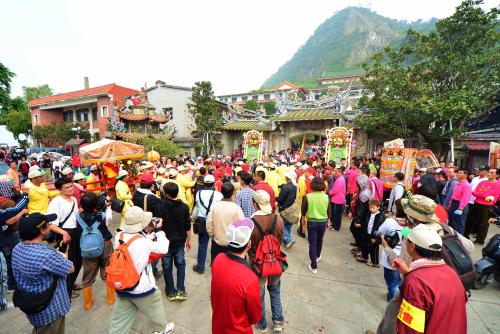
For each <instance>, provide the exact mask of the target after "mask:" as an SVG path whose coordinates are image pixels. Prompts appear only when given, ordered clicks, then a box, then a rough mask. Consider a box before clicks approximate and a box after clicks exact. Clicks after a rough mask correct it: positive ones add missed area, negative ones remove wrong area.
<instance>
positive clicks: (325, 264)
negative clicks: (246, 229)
mask: <svg viewBox="0 0 500 334" xmlns="http://www.w3.org/2000/svg"><path fill="white" fill-rule="evenodd" d="M347 225H348V223H347V221H346V220H345V221H344V225H343V226H342V230H341V232H331V231H327V232H326V234H325V243H324V248H323V254H322V261H321V262H320V263H319V269H318V273H317V274H312V273H311V272H310V271H309V270H308V269H307V265H308V261H309V259H308V255H307V247H308V243H307V241H306V240H305V239H302V238H299V237H296V240H297V242H296V243H295V245H294V246H293V247H292V249H291V250H289V251H288V263H289V269H288V270H287V272H286V273H285V274H284V276H283V278H282V285H281V291H282V292H281V295H282V303H283V311H284V316H285V322H286V325H285V330H284V332H285V333H338V334H343V333H346V334H348V333H353V334H361V333H364V331H365V330H366V329H373V330H375V329H376V327H377V324H378V322H379V320H380V318H381V317H382V313H383V311H384V308H385V304H386V301H385V293H386V287H385V282H384V279H383V270H382V268H370V267H368V266H367V265H365V264H362V263H358V262H356V261H355V260H354V259H353V257H352V255H351V254H350V251H349V249H350V247H349V242H350V240H351V238H350V233H349V231H348V228H347ZM495 233H500V229H499V228H497V227H496V226H491V227H490V233H489V237H491V236H492V235H493V234H495ZM294 234H295V231H294ZM193 246H194V247H193V248H194V249H193V250H191V251H190V252H189V253H188V256H187V267H186V276H187V277H186V287H187V291H188V294H189V299H188V300H187V301H185V302H169V301H167V299H166V298H164V300H163V303H164V306H165V313H166V315H167V319H168V320H169V321H174V322H175V325H176V330H175V333H179V334H181V333H186V334H187V333H210V332H211V312H212V311H211V307H210V272H209V271H207V272H205V274H203V275H198V274H196V273H194V272H193V271H192V270H191V267H192V265H193V264H194V263H195V258H196V246H197V240H196V237H195V238H194V242H193ZM480 254H481V249H479V248H477V249H476V250H475V253H474V260H477V259H478V258H479V257H480ZM80 276H81V275H80ZM78 282H80V279H79V280H78ZM158 286H159V287H160V289H161V290H162V291H163V289H164V286H165V285H164V282H163V279H159V280H158ZM93 290H94V307H93V309H92V311H89V312H85V311H84V310H83V305H82V303H83V297H82V296H80V297H79V298H77V299H74V300H73V306H72V309H71V311H70V313H69V314H68V315H67V317H66V333H69V334H73V333H87V334H94V333H107V330H108V326H109V322H110V319H111V314H112V306H107V305H106V294H105V291H106V290H105V286H104V283H103V282H101V281H99V282H97V283H96V284H95V285H94V289H93ZM11 297H12V295H11V294H9V298H11ZM266 310H267V313H268V314H267V318H268V321H269V322H271V314H270V308H269V299H268V298H267V301H266ZM467 316H468V327H469V328H468V333H472V334H486V333H500V285H499V284H497V283H494V284H492V285H490V286H488V287H486V288H485V289H483V290H480V291H476V290H474V291H472V297H471V299H470V300H469V302H468V304H467ZM0 324H1V325H0V333H2V334H3V333H5V334H14V333H16V334H17V333H31V329H32V327H31V326H30V325H29V323H28V321H27V319H26V317H25V315H24V314H23V313H22V312H21V311H20V310H18V309H15V310H12V311H9V312H7V313H5V314H2V315H1V316H0ZM151 332H152V331H151V327H150V326H148V320H147V318H146V317H145V316H144V315H143V314H139V315H138V316H137V318H136V321H135V323H134V326H133V331H132V333H151ZM255 332H256V333H257V331H255Z"/></svg>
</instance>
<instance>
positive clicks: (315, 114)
mask: <svg viewBox="0 0 500 334" xmlns="http://www.w3.org/2000/svg"><path fill="white" fill-rule="evenodd" d="M340 117H341V115H340V114H334V113H333V111H332V110H331V109H301V110H289V111H287V112H286V113H284V114H283V115H278V116H274V117H272V118H271V120H273V121H280V122H292V121H315V120H322V119H336V118H340Z"/></svg>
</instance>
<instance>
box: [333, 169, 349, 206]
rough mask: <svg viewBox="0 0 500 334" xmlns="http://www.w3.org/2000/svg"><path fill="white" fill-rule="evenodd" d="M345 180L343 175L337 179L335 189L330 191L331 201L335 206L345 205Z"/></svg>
mask: <svg viewBox="0 0 500 334" xmlns="http://www.w3.org/2000/svg"><path fill="white" fill-rule="evenodd" d="M345 193H346V189H345V179H344V175H341V176H339V177H337V178H336V179H335V182H334V183H333V187H332V189H331V190H330V200H331V202H332V203H334V204H345Z"/></svg>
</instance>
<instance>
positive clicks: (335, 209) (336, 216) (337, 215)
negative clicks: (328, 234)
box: [330, 203, 344, 231]
mask: <svg viewBox="0 0 500 334" xmlns="http://www.w3.org/2000/svg"><path fill="white" fill-rule="evenodd" d="M343 210H344V204H335V203H330V217H331V221H332V227H333V228H334V229H335V230H337V231H340V225H341V224H342V211H343Z"/></svg>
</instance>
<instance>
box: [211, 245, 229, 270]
mask: <svg viewBox="0 0 500 334" xmlns="http://www.w3.org/2000/svg"><path fill="white" fill-rule="evenodd" d="M228 249H229V247H227V246H221V245H219V244H218V243H216V242H215V240H214V239H212V246H211V247H210V266H212V263H214V260H215V258H216V257H217V255H219V254H220V253H225V252H227V250H228Z"/></svg>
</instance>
